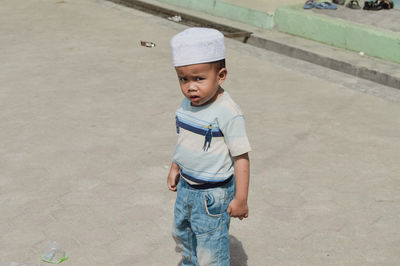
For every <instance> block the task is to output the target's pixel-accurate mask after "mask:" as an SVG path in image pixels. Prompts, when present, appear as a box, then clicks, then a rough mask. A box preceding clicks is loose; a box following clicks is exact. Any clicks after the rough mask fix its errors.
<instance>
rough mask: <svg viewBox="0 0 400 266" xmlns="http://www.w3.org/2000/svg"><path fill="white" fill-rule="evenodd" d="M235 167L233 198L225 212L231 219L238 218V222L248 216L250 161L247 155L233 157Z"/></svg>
mask: <svg viewBox="0 0 400 266" xmlns="http://www.w3.org/2000/svg"><path fill="white" fill-rule="evenodd" d="M233 160H234V167H235V183H236V194H235V198H234V199H233V200H232V201H231V203H230V204H229V206H228V210H227V212H228V213H229V215H230V216H231V217H238V218H239V219H240V220H242V219H243V218H247V217H248V216H249V208H248V206H247V194H248V191H249V179H250V161H249V154H248V153H244V154H242V155H239V156H235V157H233Z"/></svg>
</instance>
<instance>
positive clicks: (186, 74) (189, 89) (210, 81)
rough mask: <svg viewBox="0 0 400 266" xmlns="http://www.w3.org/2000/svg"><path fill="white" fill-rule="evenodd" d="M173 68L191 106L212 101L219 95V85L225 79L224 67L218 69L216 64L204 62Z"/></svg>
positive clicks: (225, 71)
mask: <svg viewBox="0 0 400 266" xmlns="http://www.w3.org/2000/svg"><path fill="white" fill-rule="evenodd" d="M175 70H176V74H177V75H178V78H179V85H180V86H181V90H182V93H183V95H185V97H186V98H188V99H189V100H190V101H191V103H192V105H193V106H202V105H205V104H209V103H212V102H214V101H215V100H216V99H218V97H219V96H220V95H221V94H220V93H219V92H220V85H221V84H222V83H223V82H224V80H225V79H226V75H227V70H226V68H222V69H221V70H219V71H218V70H217V66H216V64H213V63H204V64H194V65H188V66H181V67H175ZM221 90H222V89H221Z"/></svg>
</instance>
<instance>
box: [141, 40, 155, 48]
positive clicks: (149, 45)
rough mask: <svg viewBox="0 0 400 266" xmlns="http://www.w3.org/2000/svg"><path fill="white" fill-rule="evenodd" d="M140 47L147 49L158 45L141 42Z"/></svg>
mask: <svg viewBox="0 0 400 266" xmlns="http://www.w3.org/2000/svg"><path fill="white" fill-rule="evenodd" d="M140 45H141V46H145V47H150V48H151V47H154V46H156V44H155V43H154V42H146V41H140Z"/></svg>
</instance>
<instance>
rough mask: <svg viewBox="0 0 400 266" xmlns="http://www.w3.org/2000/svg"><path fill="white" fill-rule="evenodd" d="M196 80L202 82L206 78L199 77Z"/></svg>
mask: <svg viewBox="0 0 400 266" xmlns="http://www.w3.org/2000/svg"><path fill="white" fill-rule="evenodd" d="M196 80H197V81H200V80H204V78H202V77H197V78H196Z"/></svg>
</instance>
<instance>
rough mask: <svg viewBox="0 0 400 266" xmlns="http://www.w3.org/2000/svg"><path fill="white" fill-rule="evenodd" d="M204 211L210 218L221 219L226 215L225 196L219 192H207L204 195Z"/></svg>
mask: <svg viewBox="0 0 400 266" xmlns="http://www.w3.org/2000/svg"><path fill="white" fill-rule="evenodd" d="M203 204H204V209H205V211H206V213H207V215H208V216H211V217H221V215H222V214H223V213H224V211H226V210H224V209H225V208H224V205H225V204H224V195H223V194H221V193H220V191H218V190H214V191H207V192H206V193H204V194H203Z"/></svg>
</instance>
